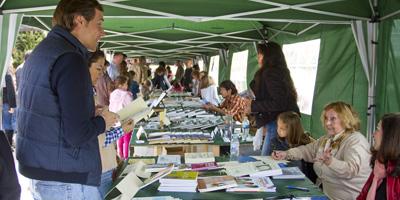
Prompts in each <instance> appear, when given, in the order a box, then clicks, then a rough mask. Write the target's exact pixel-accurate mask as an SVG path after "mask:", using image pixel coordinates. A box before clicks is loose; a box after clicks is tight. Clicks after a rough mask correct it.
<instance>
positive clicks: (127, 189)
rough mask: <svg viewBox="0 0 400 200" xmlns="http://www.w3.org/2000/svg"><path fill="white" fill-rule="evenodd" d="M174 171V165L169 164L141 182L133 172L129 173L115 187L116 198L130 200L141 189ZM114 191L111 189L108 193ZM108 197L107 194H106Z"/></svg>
mask: <svg viewBox="0 0 400 200" xmlns="http://www.w3.org/2000/svg"><path fill="white" fill-rule="evenodd" d="M173 169H174V165H173V164H171V165H170V166H168V167H167V168H165V169H164V170H161V171H160V172H158V173H157V174H155V175H153V176H151V177H149V178H147V179H145V180H144V181H142V180H141V179H140V178H139V177H138V176H137V175H136V173H135V171H131V172H129V173H128V175H126V176H125V177H124V178H123V179H122V180H121V181H120V182H119V183H118V184H117V185H116V186H115V189H117V190H118V191H119V193H120V195H119V196H118V197H117V199H120V200H130V199H132V198H133V197H134V196H135V194H136V193H137V192H138V191H139V190H140V189H142V188H144V187H146V186H148V185H150V184H152V183H154V182H156V181H158V180H160V179H161V178H162V177H164V176H167V175H168V174H170V173H171V172H172V170H173ZM112 190H114V188H113V189H111V190H110V191H112ZM107 195H108V194H107Z"/></svg>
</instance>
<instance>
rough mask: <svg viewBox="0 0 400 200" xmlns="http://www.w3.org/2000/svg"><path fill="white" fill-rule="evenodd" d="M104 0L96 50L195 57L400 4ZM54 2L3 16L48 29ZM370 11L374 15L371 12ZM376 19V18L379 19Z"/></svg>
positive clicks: (16, 4)
mask: <svg viewBox="0 0 400 200" xmlns="http://www.w3.org/2000/svg"><path fill="white" fill-rule="evenodd" d="M372 1H373V0H323V1H320V0H297V1H293V0H268V1H267V0H168V1H166V0H104V1H100V2H101V3H102V4H103V7H104V16H105V22H104V28H105V30H106V33H107V36H105V37H104V38H103V39H102V44H101V46H102V47H103V48H106V49H109V50H116V51H117V50H118V51H124V52H126V53H127V54H131V55H140V54H141V53H143V55H148V56H151V57H165V56H166V55H167V56H168V55H169V56H177V55H185V56H194V55H197V54H202V53H210V52H211V53H212V52H216V51H217V50H218V49H219V48H223V47H225V46H226V44H230V43H246V42H256V41H261V40H263V39H265V38H271V37H274V36H275V35H276V34H291V35H300V34H303V33H305V32H307V31H310V30H318V29H319V25H321V24H345V25H347V24H350V22H351V21H354V20H364V21H365V20H370V19H371V16H374V13H375V14H376V15H377V16H378V18H380V19H388V18H393V17H398V16H399V13H400V12H399V10H400V3H399V1H396V0H381V1H379V6H378V8H375V9H373V8H372V7H371V5H372V3H370V2H372ZM57 3H58V1H57V0H41V1H32V0H6V1H5V3H4V0H3V5H2V7H1V10H2V12H3V13H23V14H24V19H23V22H22V23H23V24H25V25H29V26H34V27H38V28H40V29H44V30H49V29H50V28H51V17H52V14H53V10H54V9H55V7H56V5H57ZM373 10H376V12H374V11H373ZM378 14H379V15H378Z"/></svg>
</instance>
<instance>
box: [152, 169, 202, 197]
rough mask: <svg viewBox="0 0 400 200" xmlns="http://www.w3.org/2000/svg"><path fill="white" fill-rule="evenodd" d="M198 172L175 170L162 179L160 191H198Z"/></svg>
mask: <svg viewBox="0 0 400 200" xmlns="http://www.w3.org/2000/svg"><path fill="white" fill-rule="evenodd" d="M197 176H198V172H194V171H173V172H172V173H170V174H169V175H167V176H165V177H164V178H162V179H160V186H159V187H158V191H162V192H196V188H197Z"/></svg>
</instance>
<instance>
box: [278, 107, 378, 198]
mask: <svg viewBox="0 0 400 200" xmlns="http://www.w3.org/2000/svg"><path fill="white" fill-rule="evenodd" d="M321 121H322V123H323V124H322V125H323V126H324V128H325V130H326V135H325V136H322V137H321V138H319V139H318V140H317V141H315V142H312V143H309V144H307V145H303V146H299V147H296V148H291V149H289V150H287V151H275V153H274V154H272V156H273V158H274V159H277V160H282V159H287V160H301V159H303V160H304V161H306V162H312V163H314V165H313V167H314V170H315V173H316V174H317V176H318V179H317V185H321V184H322V188H323V191H324V193H325V194H326V195H327V196H328V197H329V198H330V199H355V198H356V197H357V196H358V194H359V193H360V191H361V188H362V186H363V185H364V183H365V181H366V180H367V178H368V175H369V173H370V172H371V169H370V167H369V166H368V164H369V163H368V161H369V159H370V157H371V155H370V152H369V147H370V145H369V143H368V141H367V140H366V139H365V137H364V136H363V135H362V134H361V133H360V132H358V130H359V129H360V119H359V118H358V114H357V113H356V112H355V111H354V109H353V108H352V107H351V106H350V105H349V104H347V103H344V102H340V101H338V102H333V103H330V104H328V105H326V106H325V107H324V110H323V112H322V114H321Z"/></svg>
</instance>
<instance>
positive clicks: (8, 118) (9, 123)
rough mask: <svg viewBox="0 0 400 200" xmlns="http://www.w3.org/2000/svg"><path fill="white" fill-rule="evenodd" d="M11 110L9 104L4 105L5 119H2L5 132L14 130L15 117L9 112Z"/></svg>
mask: <svg viewBox="0 0 400 200" xmlns="http://www.w3.org/2000/svg"><path fill="white" fill-rule="evenodd" d="M9 109H10V106H9V105H8V103H5V104H3V118H2V127H3V130H14V127H13V115H14V114H12V113H9V112H8V110H9Z"/></svg>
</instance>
